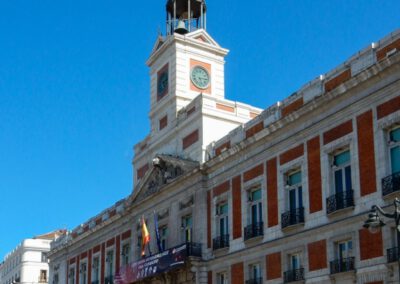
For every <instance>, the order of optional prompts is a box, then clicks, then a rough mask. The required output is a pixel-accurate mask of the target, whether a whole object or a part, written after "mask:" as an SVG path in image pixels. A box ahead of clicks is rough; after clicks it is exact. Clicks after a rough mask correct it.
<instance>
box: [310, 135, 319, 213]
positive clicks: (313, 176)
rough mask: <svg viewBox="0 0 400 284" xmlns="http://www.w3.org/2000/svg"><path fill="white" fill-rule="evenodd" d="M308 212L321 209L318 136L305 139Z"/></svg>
mask: <svg viewBox="0 0 400 284" xmlns="http://www.w3.org/2000/svg"><path fill="white" fill-rule="evenodd" d="M307 165H308V191H309V198H310V213H315V212H318V211H321V210H322V181H321V149H320V142H319V136H317V137H315V138H313V139H311V140H308V141H307Z"/></svg>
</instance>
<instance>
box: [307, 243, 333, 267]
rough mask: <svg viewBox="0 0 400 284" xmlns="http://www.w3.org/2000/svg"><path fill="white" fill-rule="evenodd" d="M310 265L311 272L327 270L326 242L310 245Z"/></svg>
mask: <svg viewBox="0 0 400 284" xmlns="http://www.w3.org/2000/svg"><path fill="white" fill-rule="evenodd" d="M308 265H309V270H310V271H315V270H320V269H324V268H327V267H328V265H327V260H326V240H322V241H318V242H314V243H310V244H308Z"/></svg>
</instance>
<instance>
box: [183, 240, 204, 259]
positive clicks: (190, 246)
mask: <svg viewBox="0 0 400 284" xmlns="http://www.w3.org/2000/svg"><path fill="white" fill-rule="evenodd" d="M186 253H187V256H196V257H201V244H198V243H192V242H188V243H186Z"/></svg>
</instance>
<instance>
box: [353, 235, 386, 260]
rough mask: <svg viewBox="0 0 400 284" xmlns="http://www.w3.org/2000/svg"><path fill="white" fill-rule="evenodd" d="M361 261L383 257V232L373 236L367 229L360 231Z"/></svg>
mask: <svg viewBox="0 0 400 284" xmlns="http://www.w3.org/2000/svg"><path fill="white" fill-rule="evenodd" d="M359 237H360V259H361V260H366V259H371V258H375V257H380V256H383V242H382V232H381V231H380V232H379V233H376V234H371V233H370V232H369V231H368V230H367V229H362V230H360V231H359Z"/></svg>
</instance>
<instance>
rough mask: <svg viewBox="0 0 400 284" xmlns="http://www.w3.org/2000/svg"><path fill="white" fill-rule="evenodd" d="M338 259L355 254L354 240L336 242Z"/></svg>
mask: <svg viewBox="0 0 400 284" xmlns="http://www.w3.org/2000/svg"><path fill="white" fill-rule="evenodd" d="M336 253H337V259H339V260H344V259H347V258H349V257H352V256H353V242H352V240H346V241H340V242H338V243H337V244H336Z"/></svg>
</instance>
